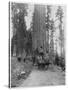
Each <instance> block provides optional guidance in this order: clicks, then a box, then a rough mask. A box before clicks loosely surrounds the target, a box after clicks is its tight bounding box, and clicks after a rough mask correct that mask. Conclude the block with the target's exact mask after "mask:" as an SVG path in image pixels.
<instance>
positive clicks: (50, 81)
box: [21, 70, 65, 87]
mask: <svg viewBox="0 0 68 90" xmlns="http://www.w3.org/2000/svg"><path fill="white" fill-rule="evenodd" d="M64 84H65V78H64V73H63V72H52V71H39V70H33V71H32V72H31V74H30V75H29V77H28V78H27V79H26V80H25V81H24V82H23V83H22V84H21V87H31V86H46V85H64Z"/></svg>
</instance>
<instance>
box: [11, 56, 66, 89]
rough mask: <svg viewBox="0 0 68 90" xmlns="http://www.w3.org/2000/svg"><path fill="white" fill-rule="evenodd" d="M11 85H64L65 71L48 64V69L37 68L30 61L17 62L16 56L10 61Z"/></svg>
mask: <svg viewBox="0 0 68 90" xmlns="http://www.w3.org/2000/svg"><path fill="white" fill-rule="evenodd" d="M11 85H12V87H32V86H48V85H51V86H52V85H65V72H64V71H62V70H61V68H60V67H57V66H50V67H49V68H48V70H45V69H44V70H39V69H38V68H37V67H35V66H34V67H33V66H32V63H31V62H27V63H23V62H21V63H18V62H17V59H16V58H14V57H13V58H12V62H11Z"/></svg>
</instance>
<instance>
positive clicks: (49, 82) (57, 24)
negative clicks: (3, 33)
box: [9, 2, 66, 88]
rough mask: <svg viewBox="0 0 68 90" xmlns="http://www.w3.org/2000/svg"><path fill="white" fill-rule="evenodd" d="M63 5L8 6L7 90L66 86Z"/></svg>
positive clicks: (64, 11) (27, 4)
mask: <svg viewBox="0 0 68 90" xmlns="http://www.w3.org/2000/svg"><path fill="white" fill-rule="evenodd" d="M65 15H66V7H65V5H62V4H61V5H52V4H50V5H49V4H32V3H18V2H9V87H11V88H16V87H41V86H59V85H65V84H66V83H65V76H66V58H65V54H66V53H65V19H66V16H65Z"/></svg>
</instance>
